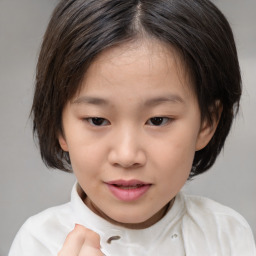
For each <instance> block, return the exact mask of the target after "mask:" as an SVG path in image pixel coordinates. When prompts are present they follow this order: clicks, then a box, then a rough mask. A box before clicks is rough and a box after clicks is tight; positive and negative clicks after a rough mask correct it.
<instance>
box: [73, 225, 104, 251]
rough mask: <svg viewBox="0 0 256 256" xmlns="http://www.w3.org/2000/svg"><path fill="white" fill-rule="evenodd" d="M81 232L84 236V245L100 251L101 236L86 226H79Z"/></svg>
mask: <svg viewBox="0 0 256 256" xmlns="http://www.w3.org/2000/svg"><path fill="white" fill-rule="evenodd" d="M77 228H79V229H80V232H82V233H83V234H84V237H85V239H84V245H85V246H88V247H93V248H95V249H100V236H99V234H97V233H96V232H94V231H92V230H90V229H87V228H85V227H84V226H81V225H78V227H77Z"/></svg>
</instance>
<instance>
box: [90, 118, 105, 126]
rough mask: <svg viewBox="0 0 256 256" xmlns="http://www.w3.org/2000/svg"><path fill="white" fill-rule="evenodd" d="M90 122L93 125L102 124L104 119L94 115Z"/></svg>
mask: <svg viewBox="0 0 256 256" xmlns="http://www.w3.org/2000/svg"><path fill="white" fill-rule="evenodd" d="M92 122H93V124H94V125H102V124H103V122H104V119H103V118H97V117H95V118H92Z"/></svg>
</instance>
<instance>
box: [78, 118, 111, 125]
mask: <svg viewBox="0 0 256 256" xmlns="http://www.w3.org/2000/svg"><path fill="white" fill-rule="evenodd" d="M93 119H95V120H96V119H101V120H102V121H103V123H104V124H100V125H96V124H95V123H93ZM83 120H84V121H86V122H88V123H89V124H90V125H91V126H93V127H102V126H107V125H110V122H109V121H108V120H107V119H106V118H103V117H98V116H93V117H86V118H83Z"/></svg>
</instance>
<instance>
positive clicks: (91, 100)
mask: <svg viewBox="0 0 256 256" xmlns="http://www.w3.org/2000/svg"><path fill="white" fill-rule="evenodd" d="M81 103H83V104H92V105H109V101H108V100H106V99H103V98H98V97H91V96H82V97H79V98H77V99H75V100H74V101H73V102H72V104H81ZM162 103H184V100H183V99H182V97H181V96H179V95H177V94H170V95H166V96H159V97H155V98H152V99H147V100H146V101H145V102H144V105H145V106H150V107H151V106H156V105H159V104H162Z"/></svg>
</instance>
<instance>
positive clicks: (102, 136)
mask: <svg viewBox="0 0 256 256" xmlns="http://www.w3.org/2000/svg"><path fill="white" fill-rule="evenodd" d="M192 88H193V85H192V82H191V81H190V79H189V75H188V73H187V72H186V69H185V67H184V66H183V63H182V62H181V60H180V58H179V56H178V54H177V53H176V52H175V51H174V50H173V49H171V48H170V47H167V46H165V45H164V44H162V43H159V42H157V41H153V40H146V39H145V40H142V41H138V42H135V43H130V44H125V45H121V46H118V47H115V48H111V49H108V50H106V51H104V52H103V53H101V54H100V55H99V56H98V58H97V59H96V60H95V61H94V63H93V64H92V65H91V66H90V67H89V69H88V71H87V72H86V75H85V77H84V80H83V83H82V87H81V90H79V92H78V93H77V94H76V95H75V97H74V98H73V99H72V100H71V101H70V102H68V103H67V104H66V106H65V108H64V110H63V116H62V122H63V134H60V135H59V143H60V145H61V147H62V149H63V150H64V151H68V152H69V155H70V159H71V163H72V167H73V171H74V174H75V176H76V178H77V180H78V182H79V184H80V186H81V188H82V189H83V190H84V192H85V193H86V195H87V197H86V199H85V204H86V205H87V206H88V207H89V208H90V209H91V210H92V211H94V212H95V213H96V214H98V215H99V216H101V217H103V218H105V219H106V220H108V221H110V222H112V223H115V224H118V225H121V226H124V227H127V228H136V229H142V228H146V227H149V226H151V225H153V224H154V223H156V222H157V221H159V220H160V219H161V218H162V217H163V215H164V214H165V212H166V205H167V204H168V203H169V202H170V201H171V200H172V199H174V198H175V196H176V194H177V193H178V192H179V191H180V189H181V188H182V186H183V185H184V184H185V182H186V180H187V178H188V176H189V173H190V170H191V166H192V162H193V158H194V154H195V151H197V150H200V149H202V148H203V147H205V146H206V145H207V143H208V142H209V141H210V139H211V138H212V136H213V134H214V131H215V129H216V126H217V120H216V121H215V122H213V124H211V125H210V124H208V123H207V122H206V121H203V120H201V116H200V109H199V106H198V102H197V98H196V96H195V94H194V91H193V89H192ZM94 117H100V118H103V119H100V121H99V120H98V121H97V122H95V119H92V118H94ZM154 117H157V118H156V119H152V118H154ZM159 117H161V118H162V119H161V118H159ZM99 124H100V125H99ZM156 124H157V125H156ZM119 179H122V180H132V179H136V180H140V181H143V182H145V183H147V184H151V186H150V188H149V189H148V191H147V192H146V193H145V194H143V196H141V197H140V198H139V199H137V200H134V201H129V202H126V201H122V200H119V199H118V198H116V197H115V196H114V195H113V194H112V193H111V191H110V190H109V188H108V186H107V185H106V183H108V182H109V181H112V180H119ZM71 243H72V242H71ZM77 255H78V254H77ZM79 255H80V254H79ZM81 255H82V254H81Z"/></svg>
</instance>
